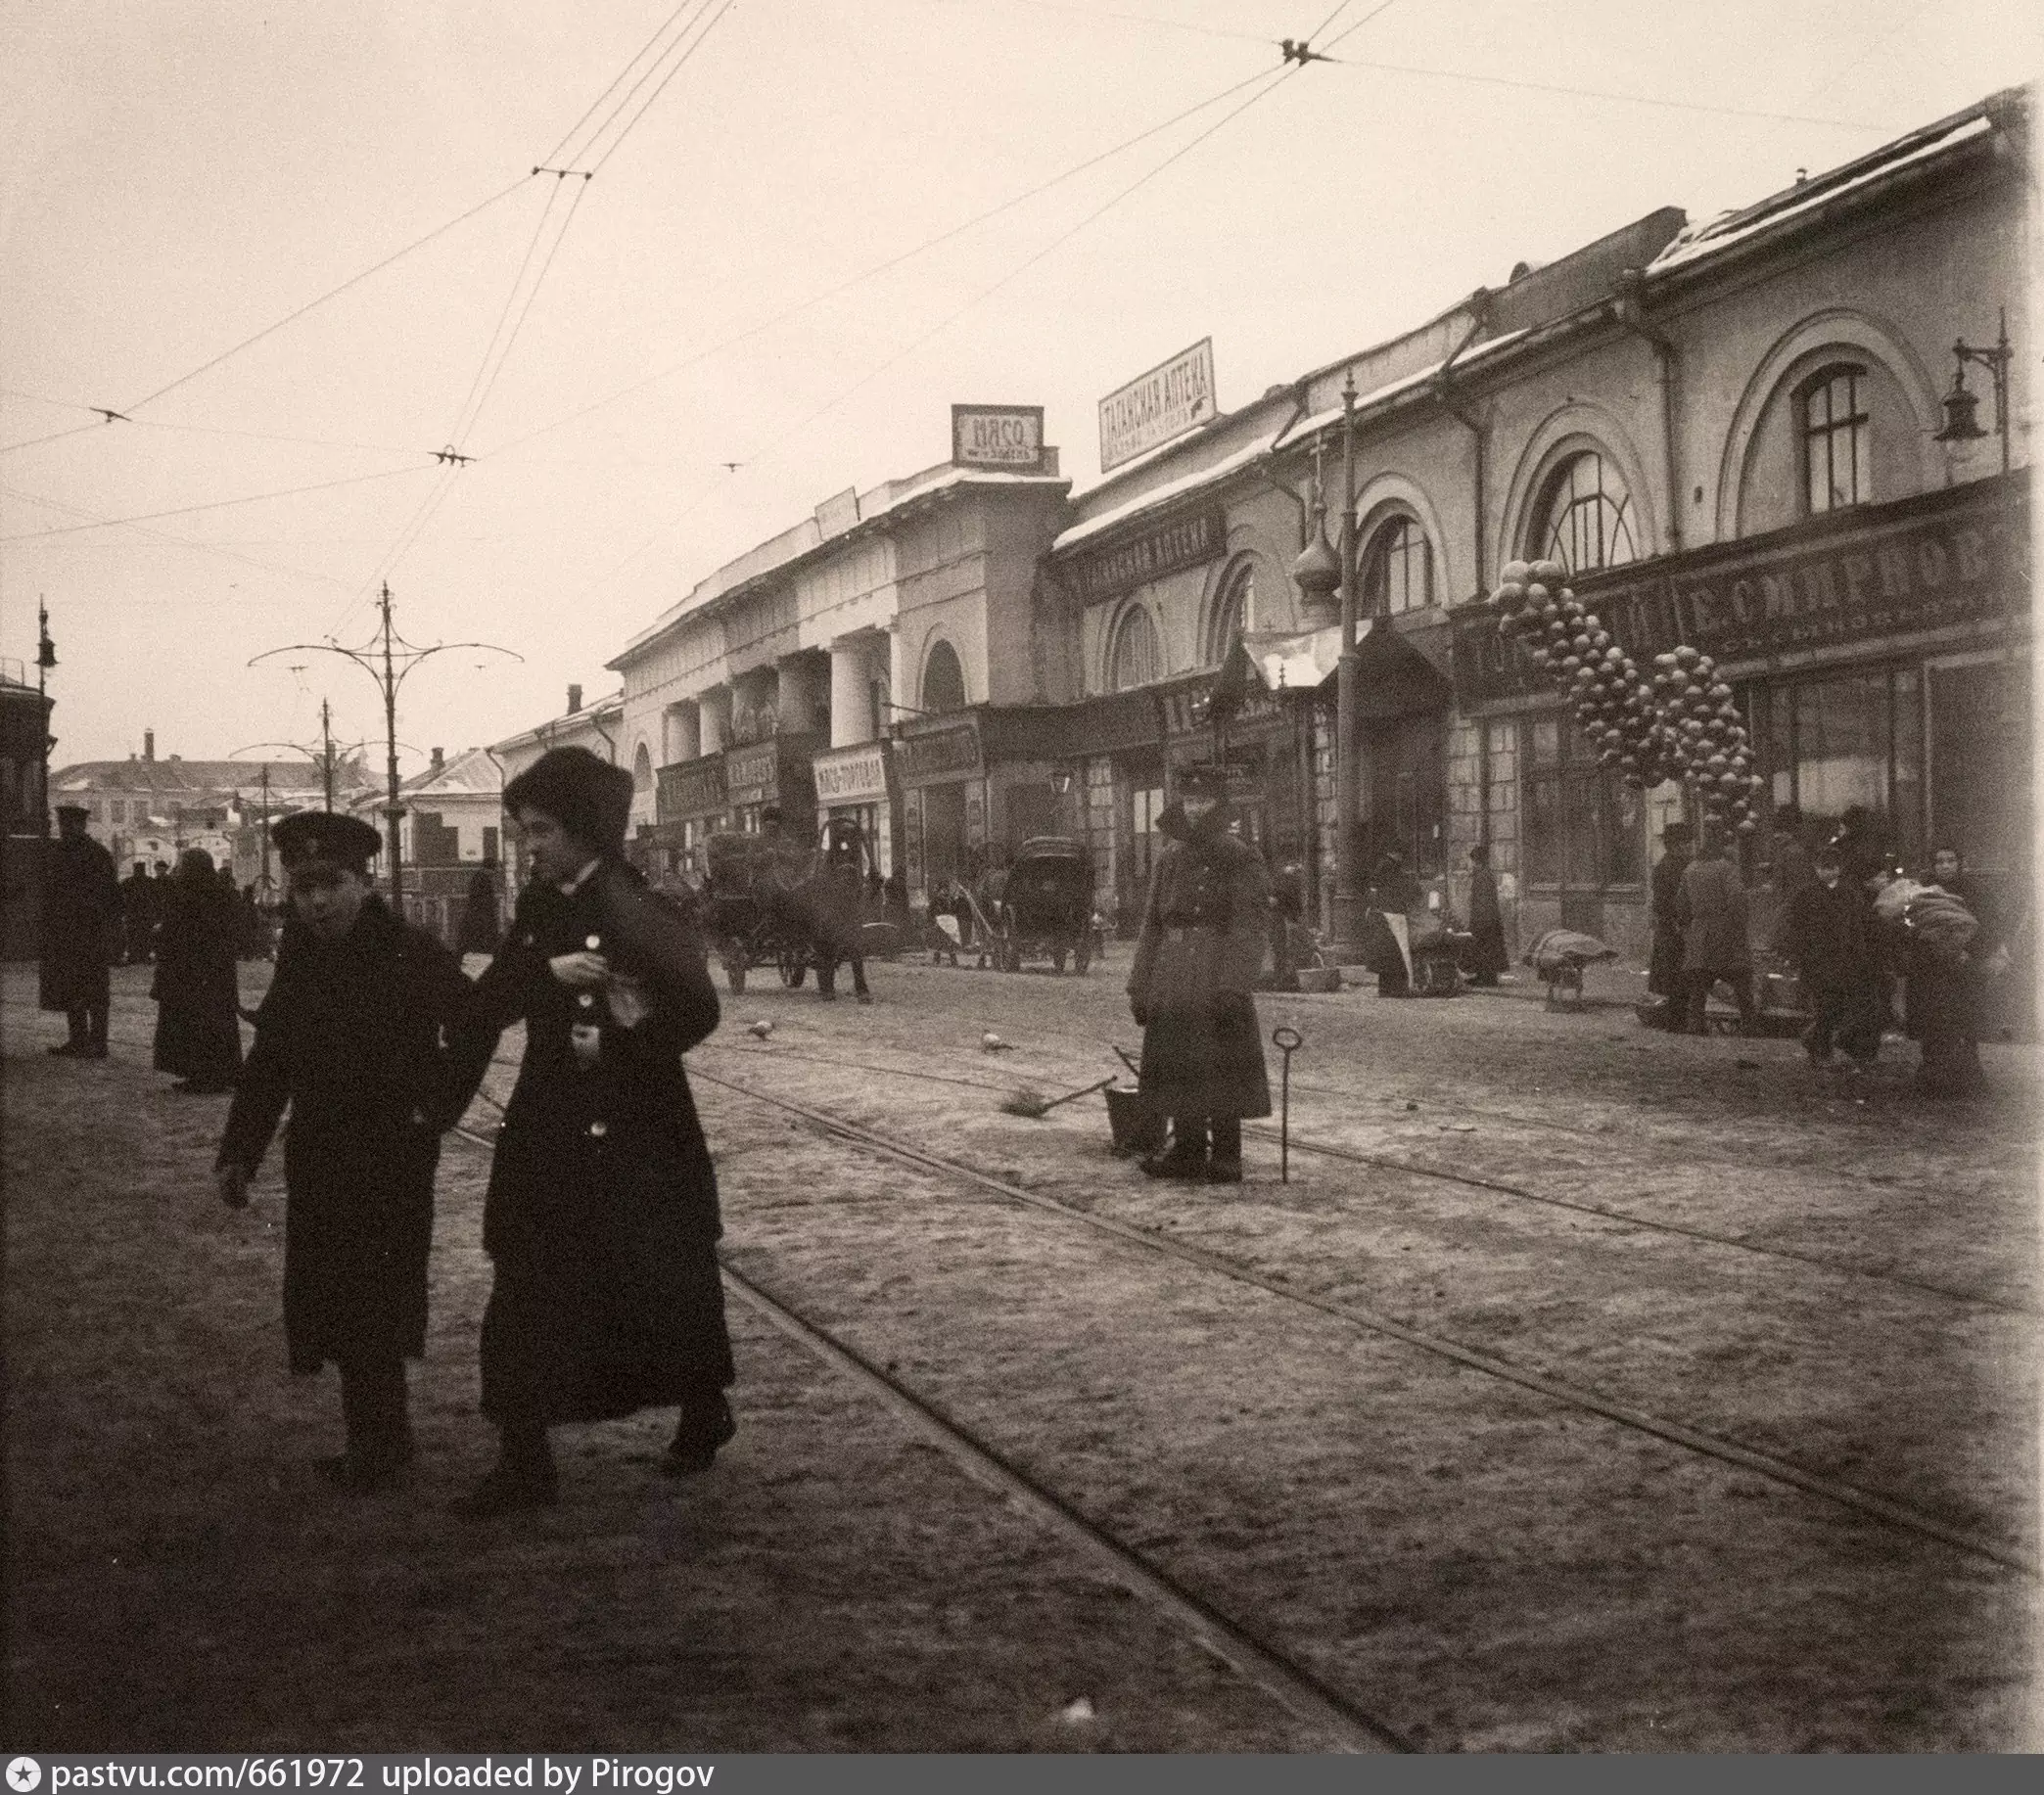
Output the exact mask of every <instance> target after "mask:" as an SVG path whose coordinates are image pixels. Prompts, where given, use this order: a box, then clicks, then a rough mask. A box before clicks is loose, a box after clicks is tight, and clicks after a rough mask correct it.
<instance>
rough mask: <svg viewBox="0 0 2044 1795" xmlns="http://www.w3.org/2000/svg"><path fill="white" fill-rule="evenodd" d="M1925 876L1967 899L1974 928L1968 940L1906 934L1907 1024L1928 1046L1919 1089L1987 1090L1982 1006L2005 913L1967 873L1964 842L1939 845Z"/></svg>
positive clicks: (1960, 1093) (1942, 1092) (1939, 1093)
mask: <svg viewBox="0 0 2044 1795" xmlns="http://www.w3.org/2000/svg"><path fill="white" fill-rule="evenodd" d="M1924 877H1925V883H1927V884H1931V885H1935V886H1936V887H1937V888H1938V889H1939V890H1940V891H1943V892H1945V893H1947V894H1948V895H1949V896H1950V897H1952V898H1955V899H1957V901H1958V902H1959V903H1961V904H1963V905H1964V906H1965V908H1966V911H1967V912H1968V913H1969V914H1970V915H1971V916H1972V917H1973V920H1974V929H1973V931H1972V933H1971V935H1970V936H1969V937H1968V938H1967V939H1966V940H1965V941H1964V942H1963V943H1961V942H1960V941H1958V940H1957V939H1956V938H1954V937H1952V936H1950V935H1948V934H1945V933H1938V934H1933V933H1932V932H1931V931H1930V930H1928V928H1916V927H1912V928H1911V929H1910V930H1909V932H1908V934H1907V936H1906V937H1905V954H1904V970H1905V971H1906V972H1907V974H1908V985H1907V988H1906V990H1905V993H1904V1006H1905V1010H1906V1013H1907V1019H1908V1023H1907V1026H1908V1031H1909V1035H1910V1038H1911V1039H1913V1040H1915V1041H1916V1042H1917V1044H1918V1045H1919V1047H1921V1049H1922V1050H1923V1061H1922V1064H1921V1065H1920V1066H1919V1067H1918V1069H1917V1088H1918V1089H1919V1090H1921V1091H1923V1092H1924V1094H1925V1095H1926V1096H1930V1097H1974V1096H1978V1095H1980V1094H1981V1093H1982V1092H1984V1091H1985V1090H1986V1089H1987V1075H1986V1074H1985V1073H1984V1072H1983V1071H1982V1070H1981V1068H1980V1026H1981V1012H1982V1010H1983V1008H1984V1007H1985V1000H1986V982H1987V981H1986V972H1985V968H1986V965H1987V963H1988V961H1989V960H1990V959H1991V958H1992V957H1993V954H1994V951H1995V949H1996V948H1997V947H1998V946H2000V944H2001V931H2000V927H1999V921H2000V919H1999V917H1998V916H1997V915H1996V913H1995V906H1994V904H1993V903H1992V901H1991V900H1990V899H1989V898H1988V896H1987V894H1986V893H1985V891H1983V890H1982V889H1981V888H1980V886H1979V884H1978V882H1977V881H1976V880H1974V879H1970V878H1968V877H1967V874H1966V870H1965V861H1964V860H1963V859H1962V858H1961V857H1960V854H1959V851H1958V850H1957V849H1956V848H1948V847H1939V848H1937V849H1935V850H1933V851H1932V852H1931V856H1930V865H1929V867H1928V869H1927V870H1926V872H1925V875H1924ZM1959 933H1962V934H1963V933H1964V931H1963V930H1961V931H1960V932H1959Z"/></svg>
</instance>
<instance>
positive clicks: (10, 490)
mask: <svg viewBox="0 0 2044 1795" xmlns="http://www.w3.org/2000/svg"><path fill="white" fill-rule="evenodd" d="M0 492H4V493H6V494H7V495H8V496H9V497H10V498H17V499H20V500H22V501H23V503H24V504H29V505H40V506H43V507H45V508H46V509H48V510H51V511H61V512H64V513H67V514H68V515H69V516H71V517H77V518H94V514H93V513H92V512H89V511H85V510H81V509H80V508H79V507H78V506H76V505H68V504H66V503H65V502H64V501H63V500H61V499H54V498H44V497H42V496H41V495H40V494H39V493H35V492H24V491H23V490H22V489H21V487H19V486H9V485H4V484H0ZM94 521H95V522H97V523H101V524H106V525H110V526H116V525H117V526H118V527H119V528H120V529H131V530H133V531H134V532H135V533H136V534H137V535H143V536H153V537H155V538H156V539H157V540H158V541H159V542H167V543H169V544H170V545H171V546H172V547H174V548H189V549H194V550H196V551H198V552H199V553H200V554H202V555H217V556H219V557H220V558H221V559H222V560H224V561H235V562H239V563H240V564H241V565H242V566H243V567H250V568H255V569H256V570H257V571H259V572H261V573H265V574H284V575H289V576H290V577H291V578H293V579H308V580H314V581H317V582H318V583H319V584H321V585H329V586H340V587H342V588H344V589H346V588H347V586H348V581H347V580H345V579H341V578H338V577H336V576H335V575H332V574H314V573H312V572H310V571H309V570H308V569H305V568H297V567H287V566H285V564H284V563H282V562H280V561H260V560H257V559H256V558H255V556H254V555H243V554H238V553H236V552H235V551H234V550H233V549H231V548H222V547H221V546H220V545H219V544H218V543H216V542H198V541H194V540H193V539H192V538H191V537H190V536H173V535H172V534H171V533H170V532H169V531H168V530H167V529H149V528H148V527H147V526H145V525H141V524H136V523H132V522H129V521H126V520H123V519H119V518H94Z"/></svg>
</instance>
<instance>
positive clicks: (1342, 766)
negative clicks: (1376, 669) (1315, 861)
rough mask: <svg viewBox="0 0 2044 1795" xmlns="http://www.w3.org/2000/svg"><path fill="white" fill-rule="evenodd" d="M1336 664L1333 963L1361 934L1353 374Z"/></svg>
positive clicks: (1351, 379)
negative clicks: (1338, 655) (1339, 652)
mask: <svg viewBox="0 0 2044 1795" xmlns="http://www.w3.org/2000/svg"><path fill="white" fill-rule="evenodd" d="M1341 488H1342V497H1341V661H1340V663H1339V665H1338V667H1336V669H1335V676H1334V897H1333V901H1332V902H1331V903H1330V904H1329V905H1328V906H1327V921H1328V924H1329V928H1328V933H1329V934H1330V935H1332V936H1333V938H1334V941H1333V945H1334V946H1335V947H1336V948H1337V949H1338V950H1339V951H1338V952H1337V954H1336V959H1337V961H1338V960H1340V959H1342V958H1346V957H1353V956H1354V954H1355V953H1356V951H1357V943H1358V942H1359V941H1360V940H1361V937H1362V934H1363V882H1362V868H1361V867H1359V866H1358V865H1357V864H1356V857H1357V850H1358V849H1359V848H1360V846H1361V844H1360V843H1359V842H1358V840H1357V837H1358V836H1359V835H1360V834H1361V833H1362V829H1361V825H1360V823H1359V821H1358V818H1357V811H1358V809H1359V807H1360V806H1359V805H1358V802H1357V801H1358V799H1359V798H1360V797H1361V795H1362V794H1361V790H1360V787H1361V784H1362V781H1361V779H1360V777H1359V776H1358V775H1359V772H1360V769H1359V767H1358V766H1357V759H1358V750H1359V749H1360V748H1361V747H1362V741H1361V737H1362V733H1363V727H1362V718H1361V717H1360V716H1359V715H1358V710H1359V707H1360V703H1361V699H1362V682H1361V675H1362V663H1361V658H1360V657H1359V656H1358V654H1357V652H1356V635H1357V626H1358V621H1359V619H1358V616H1357V613H1358V608H1359V607H1358V603H1357V600H1358V596H1359V595H1358V593H1357V591H1356V373H1355V370H1354V369H1353V368H1351V369H1350V370H1349V375H1348V379H1347V380H1346V381H1345V382H1344V383H1343V384H1342V389H1341Z"/></svg>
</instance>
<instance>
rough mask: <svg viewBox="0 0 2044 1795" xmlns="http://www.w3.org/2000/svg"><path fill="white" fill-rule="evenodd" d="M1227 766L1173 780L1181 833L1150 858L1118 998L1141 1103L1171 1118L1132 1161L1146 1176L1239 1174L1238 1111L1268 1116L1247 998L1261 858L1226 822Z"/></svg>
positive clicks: (1261, 906)
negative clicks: (1129, 1031)
mask: <svg viewBox="0 0 2044 1795" xmlns="http://www.w3.org/2000/svg"><path fill="white" fill-rule="evenodd" d="M1227 790H1228V786H1227V774H1226V772H1225V770H1224V769H1222V768H1220V767H1188V768H1187V769H1186V770H1185V772H1183V773H1181V774H1180V775H1179V778H1178V801H1179V805H1180V806H1181V807H1182V810H1183V814H1184V817H1185V823H1184V834H1183V836H1181V837H1179V838H1178V839H1174V840H1172V841H1171V842H1170V843H1169V844H1168V845H1167V846H1166V847H1165V849H1164V851H1163V852H1162V853H1160V854H1159V855H1158V856H1157V864H1156V869H1155V870H1154V871H1153V872H1152V873H1151V875H1150V889H1149V899H1148V902H1147V904H1146V905H1145V907H1144V910H1143V916H1142V933H1141V936H1140V939H1139V940H1138V943H1137V946H1136V964H1135V967H1134V968H1133V970H1132V971H1131V972H1130V974H1129V1006H1130V1008H1131V1009H1132V1010H1133V1011H1134V1012H1135V1016H1136V1021H1137V1023H1138V1025H1139V1026H1140V1027H1141V1029H1142V1032H1143V1034H1142V1072H1141V1076H1140V1079H1139V1080H1138V1083H1139V1086H1140V1089H1141V1092H1142V1096H1143V1099H1144V1102H1145V1105H1146V1106H1147V1107H1148V1108H1149V1109H1150V1110H1151V1111H1152V1112H1155V1113H1161V1114H1163V1115H1166V1116H1169V1117H1170V1118H1171V1144H1170V1145H1169V1147H1167V1148H1166V1150H1165V1151H1164V1152H1163V1153H1161V1154H1157V1155H1155V1156H1153V1157H1152V1158H1150V1159H1146V1160H1144V1161H1143V1162H1142V1169H1143V1171H1144V1172H1146V1173H1148V1174H1150V1175H1151V1176H1152V1177H1170V1178H1184V1179H1186V1180H1190V1181H1200V1180H1204V1181H1206V1182H1208V1183H1214V1184H1239V1183H1240V1182H1241V1181H1242V1118H1243V1117H1245V1116H1268V1115H1269V1114H1270V1113H1271V1086H1270V1081H1269V1079H1268V1078H1267V1077H1266V1075H1265V1072H1264V1057H1263V1037H1262V1035H1261V1033H1260V1032H1259V1030H1258V1027H1257V1021H1256V1004H1255V1001H1254V999H1253V998H1252V997H1251V996H1250V992H1251V991H1252V990H1254V989H1255V986H1256V978H1257V974H1258V973H1259V972H1260V971H1261V970H1262V968H1263V956H1264V949H1265V948H1266V947H1267V946H1268V945H1269V944H1270V923H1269V912H1270V893H1271V885H1270V876H1269V874H1268V873H1267V872H1266V871H1265V870H1264V863H1263V856H1262V855H1261V854H1259V853H1258V852H1257V851H1256V850H1255V849H1254V848H1252V847H1251V846H1250V845H1249V844H1248V843H1247V842H1244V841H1241V840H1240V839H1238V838H1237V837H1235V836H1232V835H1231V834H1230V833H1229V831H1228V824H1229V809H1228V805H1227V804H1226V802H1225V800H1226V797H1227Z"/></svg>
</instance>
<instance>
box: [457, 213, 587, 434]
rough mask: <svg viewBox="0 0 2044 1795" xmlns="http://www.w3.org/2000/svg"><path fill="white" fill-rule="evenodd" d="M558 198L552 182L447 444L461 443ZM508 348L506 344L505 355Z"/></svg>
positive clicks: (463, 396) (464, 396)
mask: <svg viewBox="0 0 2044 1795" xmlns="http://www.w3.org/2000/svg"><path fill="white" fill-rule="evenodd" d="M582 185H583V186H584V187H586V186H587V185H588V183H587V182H586V181H584V182H583V183H582ZM560 197H561V183H560V180H559V179H558V178H556V179H555V181H554V184H553V186H552V188H551V189H550V190H549V191H548V193H547V196H546V204H545V205H544V206H542V207H540V208H539V216H538V218H537V219H536V220H535V221H534V225H533V235H532V239H531V241H530V242H528V243H527V245H526V250H525V254H524V256H523V257H521V258H520V260H519V264H518V272H517V273H516V274H515V275H513V276H512V278H511V287H510V291H509V292H507V293H506V294H505V295H504V307H503V309H502V310H501V311H500V312H498V313H497V319H496V323H495V324H494V325H493V326H491V328H490V332H489V340H488V343H487V344H486V345H484V348H483V359H482V361H480V362H479V363H478V364H477V366H476V374H475V378H474V379H473V380H471V381H470V382H469V390H468V391H467V392H466V393H464V394H463V395H462V400H461V404H460V407H459V408H458V409H457V410H456V412H455V414H454V428H453V429H452V430H450V431H449V432H448V433H447V440H448V441H449V442H450V443H453V444H456V445H458V444H459V443H460V441H461V438H462V436H463V434H464V430H465V421H466V419H467V417H468V415H469V405H470V403H471V401H473V400H474V398H475V396H476V391H477V389H479V388H480V387H481V386H482V385H483V376H484V375H485V374H486V373H488V369H489V363H490V357H491V356H492V355H494V354H495V353H496V346H497V340H498V339H499V338H500V337H502V335H503V334H504V321H505V320H506V319H507V318H509V317H510V315H511V307H512V306H513V305H515V304H516V303H517V302H518V294H519V290H520V288H522V287H523V286H524V285H525V277H526V272H527V270H528V269H530V268H531V267H532V265H533V257H534V255H535V254H537V253H538V251H539V239H540V238H541V237H543V236H544V235H545V234H546V221H547V220H548V219H549V218H551V217H552V216H553V209H554V202H555V201H556V200H558V199H559V198H560ZM509 347H510V345H508V344H507V345H505V348H506V351H507V352H508V350H509Z"/></svg>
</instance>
